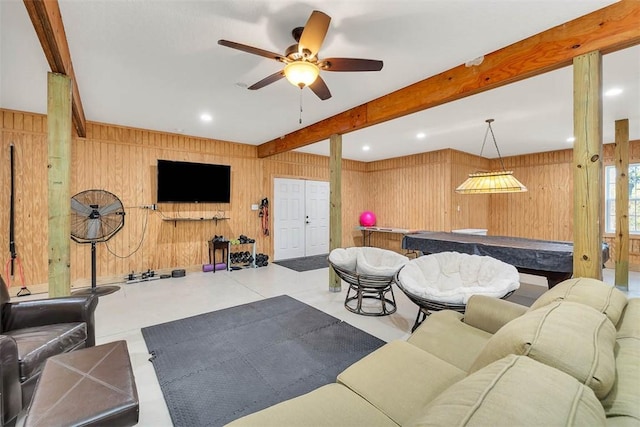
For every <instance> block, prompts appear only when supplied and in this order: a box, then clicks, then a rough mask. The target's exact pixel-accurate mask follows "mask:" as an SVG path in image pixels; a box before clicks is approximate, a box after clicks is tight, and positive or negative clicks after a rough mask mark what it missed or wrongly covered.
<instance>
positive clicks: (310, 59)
mask: <svg viewBox="0 0 640 427" xmlns="http://www.w3.org/2000/svg"><path fill="white" fill-rule="evenodd" d="M330 22H331V17H330V16H329V15H327V14H325V13H323V12H320V11H318V10H314V11H313V12H312V13H311V16H310V17H309V20H308V21H307V23H306V25H305V26H304V27H297V28H294V29H293V31H291V35H292V36H293V38H294V39H295V41H296V43H295V44H293V45H291V46H289V47H288V48H287V50H286V51H285V53H284V55H280V54H279V53H274V52H269V51H267V50H263V49H259V48H256V47H252V46H248V45H245V44H241V43H236V42H232V41H228V40H218V44H219V45H222V46H226V47H230V48H232V49H238V50H241V51H243V52H247V53H252V54H254V55H260V56H264V57H265V58H269V59H273V60H276V61H278V62H282V63H284V64H285V66H284V68H283V69H282V70H280V71H278V72H277V73H273V74H271V75H270V76H268V77H265V78H264V79H262V80H260V81H259V82H257V83H255V84H253V85H251V86H249V87H248V89H250V90H256V89H260V88H263V87H265V86H267V85H269V84H271V83H274V82H277V81H278V80H280V79H281V78H283V77H286V78H287V80H289V81H290V82H291V83H292V84H293V85H295V86H298V87H299V88H300V89H302V88H304V87H305V86H308V87H309V89H311V90H312V91H313V93H315V94H316V95H317V96H318V98H320V99H322V100H325V99H329V98H331V92H330V91H329V88H328V87H327V84H326V83H325V82H324V80H322V77H320V75H319V74H320V71H380V70H381V69H382V65H383V63H382V61H378V60H375V59H358V58H326V59H320V58H319V57H318V51H319V50H320V47H321V46H322V42H323V41H324V38H325V36H326V35H327V30H328V29H329V23H330Z"/></svg>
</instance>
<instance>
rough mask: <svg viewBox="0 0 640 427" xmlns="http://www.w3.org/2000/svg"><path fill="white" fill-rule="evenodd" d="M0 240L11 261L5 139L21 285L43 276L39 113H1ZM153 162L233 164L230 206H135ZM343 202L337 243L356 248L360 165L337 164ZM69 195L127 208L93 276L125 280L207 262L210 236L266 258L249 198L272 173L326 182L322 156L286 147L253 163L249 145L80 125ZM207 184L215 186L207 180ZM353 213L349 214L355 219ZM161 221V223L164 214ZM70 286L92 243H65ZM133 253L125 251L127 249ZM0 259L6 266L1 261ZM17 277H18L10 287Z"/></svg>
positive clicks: (362, 184)
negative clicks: (90, 195) (104, 198)
mask: <svg viewBox="0 0 640 427" xmlns="http://www.w3.org/2000/svg"><path fill="white" fill-rule="evenodd" d="M0 118H1V122H0V123H1V124H2V133H1V142H0V149H1V150H2V151H1V154H2V156H1V159H2V160H1V161H0V165H1V166H0V188H1V189H2V191H0V203H1V206H2V208H1V209H0V227H1V229H0V242H2V243H1V244H2V248H4V249H2V251H1V253H2V254H3V260H7V259H9V253H8V229H9V178H10V171H9V145H10V144H14V146H15V147H16V163H17V164H16V170H17V173H16V180H15V181H16V182H15V184H16V206H15V207H16V228H15V232H16V234H15V235H16V239H15V240H16V246H17V251H18V255H19V257H20V258H21V260H22V262H23V264H24V269H25V282H26V284H27V285H31V284H39V283H45V282H46V280H47V250H46V247H47V246H46V242H47V136H46V131H47V125H46V117H45V116H43V115H38V114H31V113H22V112H16V111H8V110H0ZM157 159H168V160H181V161H193V162H203V163H217V164H227V165H231V185H232V197H231V203H228V204H187V203H179V204H172V203H163V204H159V205H158V206H159V210H158V211H152V210H149V209H143V208H142V206H144V205H151V204H153V203H154V202H155V194H156V183H155V180H156V178H155V177H156V173H157V171H156V162H157ZM343 169H344V172H343V190H342V191H343V197H344V198H345V200H348V201H349V203H346V204H345V209H344V211H343V221H344V223H345V224H348V225H349V226H348V227H345V232H344V236H343V242H344V244H345V245H348V246H353V245H356V244H360V243H361V242H360V241H357V240H356V239H357V238H358V237H359V235H357V234H356V233H354V232H353V230H352V229H353V227H354V226H355V225H356V224H357V215H358V213H359V212H360V211H362V210H363V209H364V206H365V205H366V202H365V201H366V198H367V197H368V193H367V191H365V190H364V188H366V185H367V172H366V165H365V164H364V163H359V162H353V161H347V160H345V161H344V162H343ZM72 170H73V172H72V186H71V187H72V188H71V193H72V194H75V193H77V192H80V191H83V190H87V189H93V188H95V189H104V190H107V191H110V192H112V193H114V194H115V195H117V196H118V197H119V198H120V200H121V201H122V203H123V204H124V206H125V210H126V216H125V227H124V228H123V229H122V230H121V231H120V232H119V233H118V234H116V235H115V236H114V237H113V238H112V239H111V240H110V241H109V242H107V244H99V245H98V247H97V248H98V249H97V254H98V263H97V276H98V277H99V278H118V277H124V276H125V275H126V274H127V273H128V272H131V271H136V272H140V271H144V270H147V269H153V270H163V269H173V268H185V267H193V266H197V265H199V264H203V263H205V262H208V246H207V240H208V239H210V238H211V237H213V235H215V234H217V235H224V236H227V237H237V236H239V235H240V234H245V235H247V236H250V237H254V238H256V241H257V245H256V246H257V247H256V250H257V251H259V252H264V253H267V254H269V255H272V243H271V237H266V236H264V235H263V234H262V229H261V225H260V224H261V221H260V218H259V217H258V212H257V211H252V210H251V205H252V204H258V203H259V202H260V200H261V199H263V198H264V197H268V198H269V199H270V200H272V197H273V178H275V177H290V178H301V179H315V180H326V181H328V179H329V175H328V173H329V172H328V159H327V158H326V157H323V156H316V155H311V154H302V153H286V154H281V155H278V156H274V157H271V158H268V159H258V158H257V155H256V147H255V146H252V145H247V144H238V143H232V142H226V141H218V140H209V139H204V138H193V137H187V136H183V135H175V134H167V133H162V132H153V131H147V130H141V129H132V128H127V127H122V126H114V125H105V124H99V123H91V122H88V123H87V137H86V138H77V137H76V138H74V140H73V158H72ZM212 185H215V183H212ZM219 212H220V213H223V214H224V216H227V217H229V218H230V219H229V220H225V221H218V222H217V223H216V222H213V221H182V222H173V221H167V220H166V219H168V218H174V217H211V216H213V215H215V214H217V213H219ZM354 218H355V219H354ZM163 219H164V220H163ZM71 249H72V254H71V256H72V258H71V259H72V268H71V274H72V283H73V285H74V286H85V285H87V284H88V283H89V277H90V273H91V265H90V246H89V245H81V244H77V243H72V246H71ZM130 254H132V255H131V256H127V255H130ZM3 265H4V263H3ZM18 284H19V283H16V285H18Z"/></svg>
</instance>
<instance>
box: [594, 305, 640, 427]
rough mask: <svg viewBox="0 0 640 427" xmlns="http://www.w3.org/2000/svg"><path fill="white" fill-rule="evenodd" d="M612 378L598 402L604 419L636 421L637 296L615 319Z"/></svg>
mask: <svg viewBox="0 0 640 427" xmlns="http://www.w3.org/2000/svg"><path fill="white" fill-rule="evenodd" d="M615 357H616V381H615V383H614V384H613V388H612V389H611V391H610V392H609V394H608V395H607V397H606V398H605V399H604V400H603V401H602V406H603V407H604V410H605V413H606V414H607V422H611V423H612V424H616V425H623V424H625V422H626V423H628V424H632V423H635V424H636V425H638V424H640V393H638V391H639V387H640V363H639V362H638V361H640V298H634V299H630V300H629V303H628V304H627V306H626V307H625V309H624V312H623V314H622V317H621V318H620V321H619V322H618V334H617V339H616V349H615Z"/></svg>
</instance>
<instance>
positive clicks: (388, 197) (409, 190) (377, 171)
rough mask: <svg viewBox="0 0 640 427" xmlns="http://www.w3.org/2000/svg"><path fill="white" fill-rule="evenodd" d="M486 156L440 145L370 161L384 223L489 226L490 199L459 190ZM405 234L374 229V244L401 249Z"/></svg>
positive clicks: (373, 206)
mask: <svg viewBox="0 0 640 427" xmlns="http://www.w3.org/2000/svg"><path fill="white" fill-rule="evenodd" d="M486 165H488V161H487V160H486V159H483V158H480V157H478V156H474V155H471V154H467V153H462V152H459V151H455V150H449V149H447V150H438V151H432V152H428V153H422V154H417V155H412V156H405V157H398V158H394V159H388V160H381V161H377V162H371V163H368V164H367V171H368V180H369V192H370V199H369V204H368V206H367V209H368V210H371V211H373V212H374V213H375V214H376V217H377V224H378V225H379V226H388V227H398V228H407V229H418V230H433V231H450V230H452V229H458V228H487V227H488V207H489V198H488V196H486V195H474V196H462V195H459V194H455V192H454V190H455V188H456V187H457V186H458V185H460V184H461V183H462V182H463V181H464V180H465V179H466V178H467V175H468V174H469V173H471V172H475V171H476V170H477V169H478V168H483V167H486ZM401 239H402V236H401V235H397V234H386V233H374V234H372V235H371V244H372V245H374V246H378V247H383V248H387V249H392V250H395V251H401V247H400V246H401Z"/></svg>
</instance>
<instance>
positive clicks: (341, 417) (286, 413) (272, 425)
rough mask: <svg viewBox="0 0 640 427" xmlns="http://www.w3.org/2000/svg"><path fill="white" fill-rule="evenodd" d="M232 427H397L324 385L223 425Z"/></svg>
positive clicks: (343, 391) (342, 388) (358, 400)
mask: <svg viewBox="0 0 640 427" xmlns="http://www.w3.org/2000/svg"><path fill="white" fill-rule="evenodd" d="M227 425H228V426H232V427H240V426H255V427H282V426H322V425H325V426H354V425H362V426H372V427H376V426H385V427H386V426H390V427H393V426H397V424H395V423H394V422H393V421H391V420H390V419H389V418H388V417H387V416H386V415H385V414H383V413H382V412H380V411H378V410H377V409H376V408H374V407H373V406H371V405H370V404H369V403H367V401H366V400H364V399H363V398H361V397H360V396H358V395H357V394H356V393H353V392H352V391H350V390H349V389H348V388H347V387H345V386H343V385H340V384H328V385H325V386H323V387H320V388H318V389H316V390H314V391H312V392H310V393H307V394H303V395H302V396H299V397H296V398H294V399H290V400H286V401H284V402H281V403H278V404H277V405H274V406H271V407H269V408H266V409H263V410H262V411H258V412H255V413H253V414H250V415H247V416H244V417H242V418H239V419H237V420H235V421H232V422H231V423H229V424H227Z"/></svg>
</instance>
